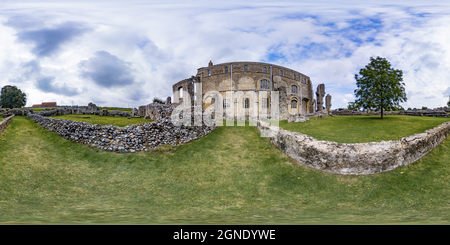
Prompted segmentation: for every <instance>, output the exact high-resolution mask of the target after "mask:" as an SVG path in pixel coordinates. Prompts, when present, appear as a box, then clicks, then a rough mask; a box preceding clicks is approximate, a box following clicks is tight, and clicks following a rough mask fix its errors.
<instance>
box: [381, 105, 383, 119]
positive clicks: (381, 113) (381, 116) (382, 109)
mask: <svg viewBox="0 0 450 245" xmlns="http://www.w3.org/2000/svg"><path fill="white" fill-rule="evenodd" d="M381 119H383V107H381Z"/></svg>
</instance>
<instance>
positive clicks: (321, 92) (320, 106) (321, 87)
mask: <svg viewBox="0 0 450 245" xmlns="http://www.w3.org/2000/svg"><path fill="white" fill-rule="evenodd" d="M316 96H317V101H316V103H317V110H316V111H322V110H323V96H325V84H323V83H322V84H319V86H317V92H316Z"/></svg>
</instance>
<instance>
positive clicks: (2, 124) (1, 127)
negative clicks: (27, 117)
mask: <svg viewBox="0 0 450 245" xmlns="http://www.w3.org/2000/svg"><path fill="white" fill-rule="evenodd" d="M13 118H14V115H11V116H9V117H7V118H5V119H3V120H2V121H0V133H1V132H3V130H4V129H5V128H6V126H8V124H9V122H11V120H12V119H13Z"/></svg>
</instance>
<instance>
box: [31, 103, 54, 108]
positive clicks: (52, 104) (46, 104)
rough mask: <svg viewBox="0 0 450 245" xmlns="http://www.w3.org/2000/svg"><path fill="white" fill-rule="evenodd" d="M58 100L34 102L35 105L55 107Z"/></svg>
mask: <svg viewBox="0 0 450 245" xmlns="http://www.w3.org/2000/svg"><path fill="white" fill-rule="evenodd" d="M55 106H57V105H56V102H42V104H34V105H33V107H55Z"/></svg>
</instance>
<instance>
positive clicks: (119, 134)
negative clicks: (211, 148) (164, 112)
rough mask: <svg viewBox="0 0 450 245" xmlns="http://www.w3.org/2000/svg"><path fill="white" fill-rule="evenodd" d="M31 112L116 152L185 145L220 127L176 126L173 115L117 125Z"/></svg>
mask: <svg viewBox="0 0 450 245" xmlns="http://www.w3.org/2000/svg"><path fill="white" fill-rule="evenodd" d="M27 116H28V117H29V118H30V119H32V120H33V121H34V122H36V123H38V124H39V125H41V126H42V127H43V128H45V129H47V130H49V131H52V132H55V133H56V134H58V135H60V136H62V137H64V138H66V139H69V140H73V141H76V142H78V143H81V144H85V145H90V146H93V147H96V148H99V149H101V150H106V151H115V152H137V151H144V150H145V151H146V150H149V149H151V148H156V147H157V146H159V145H163V144H171V145H174V146H176V145H182V144H185V143H187V142H189V141H191V140H195V139H198V138H201V137H203V136H205V135H207V134H209V133H210V132H212V131H213V130H214V129H216V128H217V127H216V126H213V127H208V126H192V127H190V126H183V125H181V126H177V127H176V126H174V125H173V124H172V122H171V121H170V120H169V119H165V120H159V121H157V122H151V123H142V124H136V125H131V126H127V127H116V126H111V125H107V126H101V125H99V124H95V125H93V124H90V123H86V122H76V121H72V120H63V119H54V118H49V117H44V116H41V115H39V114H31V113H29V114H28V115H27Z"/></svg>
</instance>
